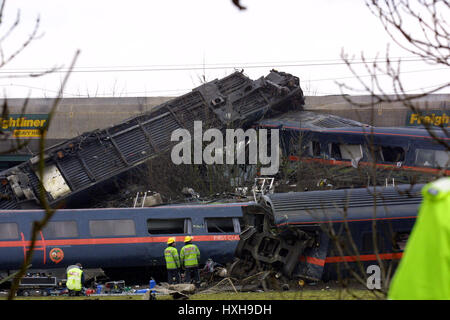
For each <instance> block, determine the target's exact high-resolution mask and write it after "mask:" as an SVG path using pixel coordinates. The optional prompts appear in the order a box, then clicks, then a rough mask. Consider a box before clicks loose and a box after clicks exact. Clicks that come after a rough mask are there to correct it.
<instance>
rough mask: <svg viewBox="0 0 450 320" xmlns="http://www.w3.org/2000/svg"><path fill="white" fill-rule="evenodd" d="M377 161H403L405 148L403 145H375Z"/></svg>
mask: <svg viewBox="0 0 450 320" xmlns="http://www.w3.org/2000/svg"><path fill="white" fill-rule="evenodd" d="M374 148H375V149H374V150H375V159H376V161H377V162H392V163H394V162H403V161H405V149H403V148H402V147H389V146H374Z"/></svg>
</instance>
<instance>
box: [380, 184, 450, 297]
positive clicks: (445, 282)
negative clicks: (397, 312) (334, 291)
mask: <svg viewBox="0 0 450 320" xmlns="http://www.w3.org/2000/svg"><path fill="white" fill-rule="evenodd" d="M422 196H423V199H422V204H421V206H420V209H419V213H418V216H417V219H416V222H415V224H414V227H413V229H412V231H411V235H410V237H409V239H408V242H407V244H406V247H405V251H404V254H403V257H402V260H401V261H400V264H399V266H398V268H397V271H396V272H395V274H394V277H393V279H392V282H391V284H390V288H389V292H388V299H392V300H418V299H420V300H440V299H445V300H449V299H450V177H446V178H441V179H439V180H436V181H434V182H431V183H428V184H427V185H425V187H423V188H422Z"/></svg>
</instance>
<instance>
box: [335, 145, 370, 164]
mask: <svg viewBox="0 0 450 320" xmlns="http://www.w3.org/2000/svg"><path fill="white" fill-rule="evenodd" d="M329 148H330V156H331V158H333V159H335V160H360V159H362V157H363V151H362V146H361V145H360V144H343V143H340V144H338V143H330V144H329Z"/></svg>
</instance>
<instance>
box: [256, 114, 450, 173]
mask: <svg viewBox="0 0 450 320" xmlns="http://www.w3.org/2000/svg"><path fill="white" fill-rule="evenodd" d="M258 127H259V128H278V129H280V140H281V147H282V150H281V151H282V154H283V156H284V157H285V158H287V159H289V160H290V161H292V162H296V161H302V162H309V163H318V164H325V165H332V166H347V167H351V166H353V167H357V166H371V165H372V164H373V163H376V166H377V167H378V168H385V169H386V168H388V169H393V170H402V171H404V170H407V171H415V172H420V173H424V174H442V175H447V176H448V175H450V170H449V166H450V151H449V150H448V149H447V148H446V147H445V145H444V144H442V143H439V142H438V141H437V139H439V140H441V141H443V142H444V143H446V144H448V143H449V142H450V138H449V137H448V136H447V135H446V132H444V130H442V129H439V128H437V129H433V130H431V131H430V132H431V134H432V135H433V136H435V138H433V137H432V135H430V133H429V131H427V130H426V129H423V128H422V129H421V128H397V127H396V128H390V127H371V126H368V125H365V124H363V123H360V122H357V121H353V120H350V119H345V118H341V117H338V116H332V115H323V114H315V113H313V112H306V111H303V112H289V113H286V114H283V115H281V116H279V117H275V118H271V119H265V120H262V121H260V122H259V123H258Z"/></svg>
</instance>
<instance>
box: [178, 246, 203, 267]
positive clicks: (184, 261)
mask: <svg viewBox="0 0 450 320" xmlns="http://www.w3.org/2000/svg"><path fill="white" fill-rule="evenodd" d="M180 259H181V265H182V266H184V267H186V268H192V267H197V266H198V261H199V260H200V250H199V249H198V247H197V246H196V245H195V244H187V245H185V246H184V247H183V248H181V252H180Z"/></svg>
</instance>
